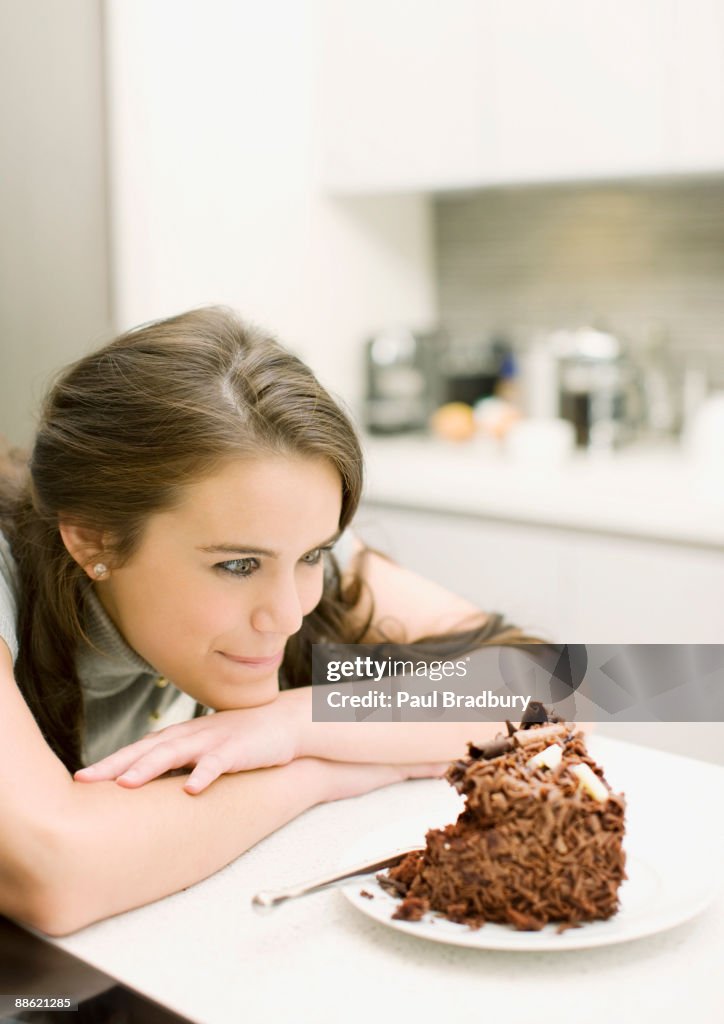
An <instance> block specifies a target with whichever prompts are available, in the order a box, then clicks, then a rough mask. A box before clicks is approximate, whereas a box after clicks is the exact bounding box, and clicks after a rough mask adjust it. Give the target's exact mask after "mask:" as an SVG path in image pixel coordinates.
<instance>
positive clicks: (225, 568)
mask: <svg viewBox="0 0 724 1024" xmlns="http://www.w3.org/2000/svg"><path fill="white" fill-rule="evenodd" d="M214 568H216V569H220V570H221V572H226V573H228V574H229V575H230V576H236V577H237V578H240V579H246V578H247V577H249V576H251V575H253V574H254V573H255V572H256V571H257V569H258V568H259V561H258V559H256V558H232V559H231V561H229V562H219V564H218V565H216V566H215V567H214Z"/></svg>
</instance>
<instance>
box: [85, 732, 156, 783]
mask: <svg viewBox="0 0 724 1024" xmlns="http://www.w3.org/2000/svg"><path fill="white" fill-rule="evenodd" d="M158 735H160V733H159V734H158ZM158 735H153V734H152V735H150V736H144V737H143V739H142V740H137V741H136V742H135V743H131V744H129V745H128V746H127V747H122V748H121V749H120V750H117V751H116V752H115V753H113V754H109V755H108V757H104V758H101V760H100V761H95V762H94V763H93V764H89V765H87V766H86V767H85V768H79V769H78V771H77V772H76V773H75V774H74V776H73V778H74V779H77V780H78V781H80V782H86V781H92V782H100V781H101V780H105V779H115V778H116V776H118V775H121V774H122V773H123V772H124V771H126V769H127V768H130V766H131V765H132V764H133V763H134V762H135V761H137V760H138V759H139V757H142V756H143V755H144V754H146V753H147V752H148V751H149V750H152V749H153V747H154V746H156V745H157V744H158V743H159V742H163V741H162V740H159V739H158Z"/></svg>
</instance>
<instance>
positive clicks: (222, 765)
mask: <svg viewBox="0 0 724 1024" xmlns="http://www.w3.org/2000/svg"><path fill="white" fill-rule="evenodd" d="M229 767H230V765H229V764H228V762H227V759H226V758H224V757H223V756H221V755H219V754H217V753H209V754H204V755H203V757H201V758H199V763H198V764H197V765H196V767H195V768H194V770H193V771H192V772H191V774H190V775H189V777H188V779H187V781H186V783H185V784H184V789H185V790H186V792H187V793H191V794H193V795H194V796H195V795H196V794H197V793H201V792H202V790H204V789H206V788H207V786H210V785H211V783H212V782H215V781H216V779H218V777H219V776H220V775H223V774H224V773H225V772H227V771H228V770H229Z"/></svg>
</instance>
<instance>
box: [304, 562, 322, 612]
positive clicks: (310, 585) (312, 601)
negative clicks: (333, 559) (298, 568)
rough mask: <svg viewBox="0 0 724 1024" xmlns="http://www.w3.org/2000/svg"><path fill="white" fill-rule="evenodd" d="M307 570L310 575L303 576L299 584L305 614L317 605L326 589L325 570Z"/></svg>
mask: <svg viewBox="0 0 724 1024" xmlns="http://www.w3.org/2000/svg"><path fill="white" fill-rule="evenodd" d="M307 572H308V577H307V578H306V579H305V578H303V579H302V582H301V583H300V585H299V602H300V604H301V606H302V611H303V612H304V614H305V615H308V614H309V612H311V611H313V610H314V609H315V608H316V607H317V605H318V604H319V602H320V601H321V600H322V593H323V591H324V571H323V570H322V569H315V571H314V573H309V571H308V570H307ZM309 577H311V579H310V578H309Z"/></svg>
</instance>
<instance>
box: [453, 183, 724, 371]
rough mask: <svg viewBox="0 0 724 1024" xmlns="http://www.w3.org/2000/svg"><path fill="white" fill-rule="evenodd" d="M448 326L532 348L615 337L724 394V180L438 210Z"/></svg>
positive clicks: (494, 193) (535, 191)
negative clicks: (659, 342)
mask: <svg viewBox="0 0 724 1024" xmlns="http://www.w3.org/2000/svg"><path fill="white" fill-rule="evenodd" d="M436 232H437V259H438V280H439V289H440V291H439V306H440V312H441V322H442V323H443V325H444V326H445V327H447V328H448V329H449V331H450V333H451V335H452V336H453V337H455V338H459V339H460V340H461V341H465V342H468V341H475V340H477V339H484V338H485V337H486V336H489V335H490V334H491V333H493V332H500V333H504V334H507V335H508V336H509V337H511V339H512V340H513V341H514V342H517V343H518V344H519V345H525V343H526V342H527V340H528V339H529V338H530V337H531V336H532V335H533V334H535V333H537V332H539V331H541V330H543V331H546V330H551V329H555V328H557V327H577V326H584V325H587V324H596V325H601V326H604V327H606V328H608V329H611V330H613V331H614V332H617V333H619V334H621V335H622V336H624V337H626V338H627V339H628V340H629V341H630V342H631V344H632V345H633V346H635V347H636V348H639V347H640V346H642V345H646V343H647V342H648V341H649V340H650V338H651V336H652V334H653V333H661V332H665V334H666V337H667V338H668V342H669V344H670V346H671V351H672V356H673V361H674V364H675V365H677V364H678V365H681V366H683V365H686V364H691V365H694V366H698V367H702V368H705V369H706V370H707V371H708V374H709V377H710V381H711V384H712V385H714V386H717V387H720V386H724V177H716V178H708V179H699V180H694V179H686V180H683V179H682V180H676V181H672V180H667V181H639V182H635V183H631V182H624V183H608V184H585V185H583V184H568V185H555V186H550V185H549V186H516V187H507V188H491V189H486V190H483V191H480V192H474V193H472V192H471V193H465V194H460V195H451V196H443V197H441V198H440V199H438V200H437V203H436Z"/></svg>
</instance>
